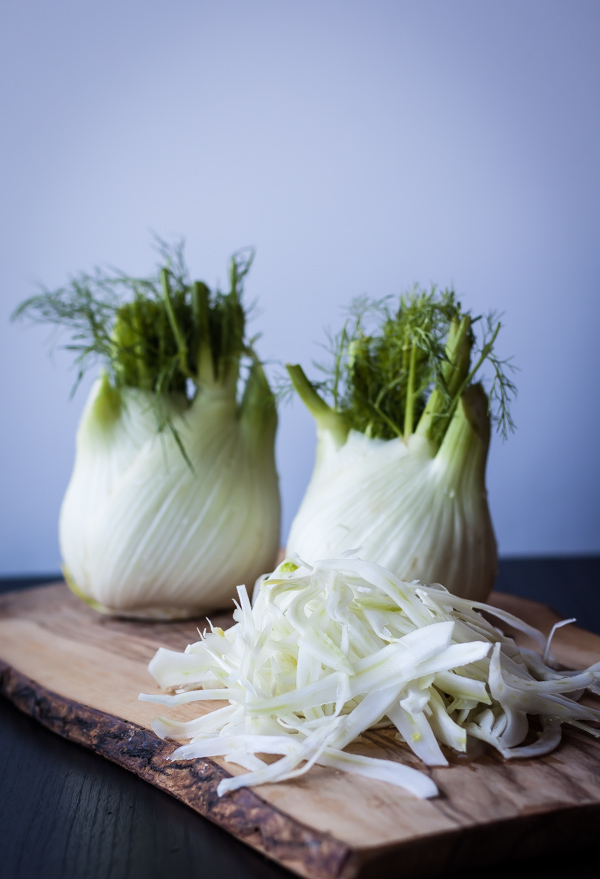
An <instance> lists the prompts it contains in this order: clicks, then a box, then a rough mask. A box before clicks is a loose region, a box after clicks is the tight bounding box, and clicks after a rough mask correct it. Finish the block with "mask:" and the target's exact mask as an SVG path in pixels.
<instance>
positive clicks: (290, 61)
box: [0, 0, 600, 574]
mask: <svg viewBox="0 0 600 879" xmlns="http://www.w3.org/2000/svg"><path fill="white" fill-rule="evenodd" d="M2 19H3V20H2V26H1V28H0V49H1V51H0V90H1V95H2V99H1V100H2V108H1V119H2V129H3V137H2V152H3V160H2V165H1V171H0V174H1V177H2V199H1V206H0V210H1V212H2V214H1V222H2V245H3V247H2V251H3V254H2V260H1V261H0V273H1V276H2V284H1V288H0V289H1V299H0V303H1V307H0V357H1V358H2V361H1V369H2V383H1V388H0V394H1V400H0V412H1V413H2V414H1V419H2V429H1V431H0V461H1V462H2V464H1V485H0V492H1V495H0V497H1V500H2V504H1V506H0V517H1V520H0V573H5V574H6V573H18V572H23V573H25V572H27V573H36V572H46V571H55V570H57V569H58V566H59V562H60V559H59V552H58V543H57V537H56V522H57V517H58V510H59V506H60V502H61V498H62V495H63V492H64V490H65V487H66V484H67V481H68V478H69V473H70V469H71V465H72V459H73V448H74V434H75V429H76V425H77V422H78V418H79V414H80V412H81V409H82V407H83V404H84V401H85V397H86V392H87V388H86V386H84V387H82V388H81V389H80V390H79V392H78V393H77V395H76V396H75V398H74V399H73V400H71V401H70V400H69V394H70V389H71V386H72V384H73V380H74V373H73V371H72V369H71V368H70V358H69V357H68V356H67V355H66V354H65V353H64V352H58V351H57V352H55V353H54V355H53V356H52V357H49V356H48V347H47V341H48V338H49V333H48V331H47V330H44V329H39V328H34V329H27V328H26V327H24V326H23V325H11V324H9V322H8V319H9V315H10V313H11V312H12V310H13V308H14V307H15V306H16V305H17V304H18V303H19V302H20V301H21V300H22V299H24V298H25V297H27V296H28V295H31V293H32V292H33V291H34V289H35V285H36V283H37V282H39V281H42V282H44V283H45V284H46V285H48V286H59V285H60V284H62V283H63V282H64V281H65V280H66V278H67V276H68V275H69V273H72V272H77V271H78V270H80V269H90V268H91V267H92V266H94V265H95V264H103V265H106V264H111V265H117V266H119V267H121V268H124V269H126V270H127V271H129V272H131V273H141V274H145V273H147V272H148V271H149V270H150V269H151V268H152V267H153V265H154V263H155V255H154V254H153V252H152V250H151V248H150V244H151V238H150V234H149V230H151V229H153V230H156V231H157V232H158V233H160V234H161V235H162V236H163V237H166V238H169V239H174V238H177V237H179V236H185V238H186V240H187V256H188V262H189V264H190V267H191V269H192V272H193V274H194V276H195V277H200V278H203V279H205V280H206V281H207V282H208V283H209V284H211V285H212V284H214V283H215V282H217V281H218V280H221V281H223V282H224V281H225V278H226V264H227V259H228V257H229V256H230V254H231V253H232V252H233V251H234V250H236V249H237V248H239V247H241V246H244V245H254V246H255V247H256V248H257V257H256V261H255V265H254V267H253V269H252V273H251V276H250V278H249V282H248V285H247V292H248V297H249V299H254V298H256V299H258V301H259V306H260V308H259V314H258V315H257V317H256V318H255V319H254V321H253V323H252V326H251V330H252V331H253V332H261V333H262V339H261V341H260V344H259V351H260V354H261V355H262V357H263V358H265V359H266V360H268V361H270V362H272V363H273V364H274V363H276V362H277V361H283V360H292V361H296V360H298V361H301V362H302V363H303V364H304V365H305V366H307V367H308V366H310V363H311V361H312V360H313V359H315V358H316V359H318V358H319V347H318V343H319V342H322V341H323V340H324V335H323V328H324V327H326V326H329V327H331V328H333V329H335V328H336V327H338V326H339V325H340V321H341V308H342V306H343V305H344V304H347V303H348V302H349V301H350V299H351V298H353V297H354V296H356V295H360V294H363V293H368V294H370V295H373V296H382V295H385V294H388V293H398V292H400V291H402V290H405V289H406V288H408V287H411V286H412V284H413V283H414V282H416V281H419V282H421V283H423V284H429V283H430V282H436V283H437V284H439V285H442V286H443V285H447V284H454V286H455V288H456V290H457V291H458V292H459V293H460V294H461V297H462V300H463V303H464V304H465V305H466V306H467V307H470V308H471V309H473V310H474V311H476V312H479V311H482V310H483V311H487V310H488V309H490V308H496V309H499V310H501V311H503V312H504V314H505V317H504V324H505V326H504V329H503V330H502V333H501V337H500V341H499V350H500V352H501V353H503V354H504V355H506V356H508V355H513V356H514V360H515V363H516V364H518V366H519V367H520V373H519V374H518V376H517V382H518V385H519V397H518V400H517V401H516V404H515V406H514V417H515V421H516V422H517V425H518V431H517V433H516V434H515V435H514V436H513V437H512V438H511V439H510V440H509V441H508V442H507V443H502V441H501V440H500V439H496V440H495V441H494V443H493V446H492V451H491V457H490V463H489V475H488V488H489V493H490V502H491V510H492V516H493V519H494V523H495V526H496V531H497V536H498V541H499V547H500V552H501V554H502V555H504V556H506V555H535V554H554V553H592V552H598V551H599V550H600V535H599V529H598V524H599V509H600V504H599V501H598V497H599V489H600V485H599V476H598V474H599V468H598V465H597V457H598V452H597V445H598V442H597V441H598V435H599V429H598V428H599V417H598V403H597V399H598V392H597V378H596V376H597V371H598V367H597V360H598V357H597V353H596V344H597V342H596V337H597V325H598V314H599V308H598V292H599V283H600V282H599V278H600V248H599V247H598V225H599V224H598V212H599V204H600V200H599V195H600V175H599V173H598V162H599V156H600V117H599V94H600V91H599V86H600V52H599V51H598V45H599V41H600V4H599V3H598V2H594V0H578V2H554V0H518V2H511V0H502V2H499V0H497V2H476V0H472V2H463V0H453V2H434V0H424V2H403V0H397V2H383V0H369V2H352V0H350V2H338V0H320V2H313V0H301V2H300V0H297V2H283V0H279V2H276V0H246V2H242V0H238V2H236V0H219V2H216V0H214V2H210V3H208V2H199V0H196V2H191V0H188V2H186V0H174V2H170V3H168V4H167V3H162V4H151V3H148V2H146V3H144V2H141V0H119V2H117V0H103V2H95V3H92V2H83V0H77V2H75V0H70V2H69V0H53V2H52V3H49V2H42V0H20V2H19V3H16V2H14V3H9V2H5V3H4V5H3V13H2ZM313 455H314V429H313V424H312V422H311V419H310V417H309V416H308V415H307V414H306V413H305V412H304V411H303V409H302V406H301V404H299V403H296V404H294V405H293V406H287V407H285V408H283V409H282V411H281V430H280V434H279V440H278V465H279V472H280V477H281V486H282V493H283V505H284V521H283V535H282V537H283V539H285V536H286V534H287V531H288V529H289V524H290V521H291V518H292V516H293V514H294V511H295V509H296V507H297V505H298V503H299V501H300V499H301V496H302V493H303V491H304V488H305V486H306V483H307V480H308V478H309V475H310V471H311V467H312V460H313Z"/></svg>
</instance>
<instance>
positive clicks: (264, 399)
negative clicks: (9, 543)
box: [20, 248, 280, 618]
mask: <svg viewBox="0 0 600 879" xmlns="http://www.w3.org/2000/svg"><path fill="white" fill-rule="evenodd" d="M163 255H164V256H165V257H166V258H167V259H166V262H167V265H166V266H165V267H163V268H162V269H161V270H160V271H159V273H158V275H157V277H155V278H151V279H129V278H127V277H126V276H124V275H120V274H119V275H110V276H108V275H106V274H103V273H101V274H98V273H97V274H96V275H95V276H82V277H81V278H79V279H77V280H76V281H74V282H73V283H72V284H71V286H70V287H68V288H66V289H63V290H60V291H58V292H57V293H46V294H44V295H43V296H40V297H35V298H34V299H32V300H29V302H28V303H25V304H24V305H23V306H22V307H21V310H20V313H21V312H23V311H25V312H27V313H29V314H32V315H33V316H35V317H38V319H39V318H41V317H45V318H46V319H54V320H55V321H56V322H58V323H61V324H64V323H65V322H66V323H68V324H69V325H70V326H71V328H72V329H73V328H74V327H75V328H76V329H77V332H78V333H79V335H78V336H76V338H77V339H78V340H81V339H82V334H83V333H84V332H85V333H86V339H85V342H84V343H81V347H82V348H83V344H86V345H87V348H86V350H85V351H84V350H81V349H80V360H81V359H82V358H84V359H85V358H89V355H90V354H91V353H93V354H96V355H100V358H101V360H102V362H103V366H104V369H103V372H102V373H101V375H100V377H99V378H98V379H97V380H96V382H95V383H94V385H93V387H92V390H91V393H90V395H89V398H88V401H87V404H86V406H85V409H84V412H83V415H82V418H81V422H80V425H79V429H78V433H77V440H76V456H75V464H74V469H73V474H72V477H71V480H70V483H69V486H68V488H67V491H66V494H65V497H64V501H63V504H62V508H61V513H60V522H59V537H60V547H61V553H62V556H63V560H64V573H65V578H66V580H67V582H68V583H69V585H70V586H71V588H72V589H73V591H74V592H76V594H77V595H79V596H80V597H81V598H83V599H84V600H86V601H87V602H88V603H89V604H90V605H91V606H92V607H94V608H96V609H97V610H100V611H105V612H109V613H115V614H119V615H123V616H134V617H146V618H178V617H187V616H194V615H198V614H201V613H206V612H208V611H212V610H214V609H216V608H219V607H223V606H224V605H226V604H227V603H228V601H229V600H230V599H231V597H232V595H233V594H234V592H235V588H236V586H237V585H238V584H239V583H243V582H254V580H255V579H256V578H257V577H258V576H259V575H260V574H262V573H264V572H265V571H268V570H272V568H273V565H274V563H275V559H276V555H277V551H278V547H279V527H280V499H279V486H278V477H277V472H276V468H275V460H274V443H275V433H276V428H277V413H276V407H275V401H274V397H273V394H272V392H271V389H270V387H269V384H268V382H267V379H266V377H265V374H264V371H263V368H262V366H261V364H260V362H259V361H258V359H257V358H256V355H255V353H254V351H253V349H252V347H251V345H250V344H249V343H248V342H246V340H245V314H244V310H243V308H242V304H241V293H242V282H243V279H244V276H245V275H246V273H247V271H248V269H249V267H250V263H251V255H237V256H236V257H234V259H233V260H232V263H231V276H230V281H231V290H230V292H229V293H227V294H222V293H220V292H219V291H217V292H216V293H211V291H209V289H208V287H206V285H204V284H201V283H199V282H196V283H194V284H190V283H189V281H188V279H187V273H186V270H185V267H184V265H183V261H182V254H181V249H179V250H176V251H175V253H174V254H173V253H171V252H169V251H168V250H166V249H165V248H163ZM131 293H133V296H131ZM126 294H130V295H129V297H128V301H123V295H126ZM65 317H67V318H68V320H67V321H65ZM74 335H75V334H74ZM244 364H245V376H244V380H243V381H241V379H240V367H241V366H243V365H244ZM240 386H241V388H242V392H241V393H240V392H239V391H240Z"/></svg>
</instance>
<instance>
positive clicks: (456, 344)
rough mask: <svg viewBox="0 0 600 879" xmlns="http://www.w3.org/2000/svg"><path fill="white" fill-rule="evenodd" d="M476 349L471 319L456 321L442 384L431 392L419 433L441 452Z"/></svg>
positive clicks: (444, 366)
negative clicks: (472, 351)
mask: <svg viewBox="0 0 600 879" xmlns="http://www.w3.org/2000/svg"><path fill="white" fill-rule="evenodd" d="M472 346H473V337H472V333H471V318H470V316H469V315H464V316H463V317H462V318H461V320H460V322H459V321H457V320H453V322H452V324H451V326H450V331H449V333H448V341H447V342H446V359H445V361H444V363H443V364H442V368H441V373H442V374H441V386H440V384H439V383H438V385H437V386H436V387H435V388H434V389H433V391H432V392H431V395H430V397H429V400H428V401H427V405H426V406H425V411H424V412H423V414H422V415H421V418H420V419H419V423H418V424H417V429H416V431H415V433H417V434H418V435H419V436H424V437H426V438H427V439H428V440H430V441H431V442H433V443H434V444H435V445H437V446H438V448H439V446H440V444H441V443H442V440H443V439H444V435H445V433H446V430H447V429H448V425H449V424H450V419H451V418H452V415H453V414H454V411H455V409H456V405H457V403H458V400H459V399H460V395H461V393H462V392H463V390H464V389H465V387H466V380H467V378H468V376H469V362H470V358H471V348H472Z"/></svg>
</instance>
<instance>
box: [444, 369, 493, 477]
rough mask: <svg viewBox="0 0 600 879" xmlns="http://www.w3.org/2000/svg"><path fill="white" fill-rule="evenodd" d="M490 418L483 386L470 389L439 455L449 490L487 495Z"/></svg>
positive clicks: (465, 393) (456, 411)
mask: <svg viewBox="0 0 600 879" xmlns="http://www.w3.org/2000/svg"><path fill="white" fill-rule="evenodd" d="M490 435H491V426H490V416H489V410H488V398H487V394H486V393H485V391H484V390H483V387H482V386H481V385H480V384H476V385H471V386H470V387H468V388H467V389H466V391H465V392H464V394H463V395H462V397H461V398H460V400H459V402H458V404H457V406H456V409H455V411H454V414H453V416H452V418H451V420H450V424H449V426H448V429H447V430H446V433H445V435H444V439H443V441H442V444H441V446H440V449H439V451H438V453H437V455H436V461H437V462H438V465H439V467H440V468H441V471H442V472H443V473H444V480H445V485H446V487H447V488H453V489H455V490H457V489H458V487H459V484H461V485H462V487H463V488H464V489H465V492H466V494H467V495H468V494H470V493H476V492H478V491H485V468H486V462H487V455H488V450H489V447H490Z"/></svg>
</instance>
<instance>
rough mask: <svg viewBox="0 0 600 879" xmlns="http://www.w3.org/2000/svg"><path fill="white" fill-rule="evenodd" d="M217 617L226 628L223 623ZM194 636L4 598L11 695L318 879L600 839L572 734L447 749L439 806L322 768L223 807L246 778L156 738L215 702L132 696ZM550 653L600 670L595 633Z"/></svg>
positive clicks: (381, 748) (505, 599) (426, 867)
mask: <svg viewBox="0 0 600 879" xmlns="http://www.w3.org/2000/svg"><path fill="white" fill-rule="evenodd" d="M491 602H492V603H494V604H496V605H497V606H500V607H502V608H503V609H505V610H509V611H510V612H512V613H515V614H517V615H518V616H520V617H522V618H523V619H525V620H526V621H527V622H529V623H532V624H534V625H536V626H537V627H538V628H540V629H541V630H542V631H544V632H548V631H549V630H550V628H551V626H552V625H553V623H554V622H556V621H557V620H558V617H557V615H556V614H555V613H554V612H553V611H551V610H550V609H549V608H547V607H545V606H544V605H541V604H537V603H535V602H532V601H527V600H525V599H520V598H517V597H514V596H509V595H503V594H501V593H495V594H493V595H492V598H491ZM211 619H212V621H213V623H214V624H215V625H221V626H226V625H228V624H229V623H230V622H231V617H230V616H229V615H226V614H222V615H215V616H213V617H211ZM197 626H200V627H203V622H202V621H198V620H196V621H193V620H192V621H189V620H188V621H185V622H177V623H156V622H152V623H150V622H138V621H131V620H123V619H116V618H111V617H108V616H103V615H100V614H97V613H96V612H95V611H93V610H91V609H90V608H89V607H87V605H85V604H84V603H83V602H81V601H80V600H79V599H77V598H76V597H75V596H74V595H72V593H71V592H70V591H69V590H68V588H67V587H66V586H65V585H64V584H63V583H60V584H56V585H51V586H42V587H38V588H34V589H28V590H24V591H19V592H9V593H6V594H4V595H2V596H0V692H1V693H3V694H4V695H6V696H8V698H9V699H11V700H12V701H13V702H14V703H15V704H16V705H17V706H18V707H19V708H20V709H21V710H22V711H24V712H26V713H27V714H30V715H32V716H33V717H35V718H37V719H38V720H39V721H40V722H41V723H43V724H44V725H46V726H47V727H49V728H50V729H51V730H53V731H54V732H57V733H59V735H61V736H64V737H65V738H67V739H70V740H72V741H74V742H78V743H79V744H81V745H84V746H85V747H87V748H91V749H92V750H93V751H95V752H97V753H98V754H101V755H103V756H104V757H107V758H108V759H109V760H112V761H114V762H115V763H118V764H120V765H121V766H124V767H125V768H126V769H128V770H130V771H131V772H134V773H135V774H136V775H138V776H140V777H141V778H143V779H145V780H146V781H149V782H150V783H151V784H154V785H156V786H157V787H158V788H160V789H161V790H164V791H166V792H167V793H169V794H171V795H172V796H174V797H176V798H177V799H178V800H181V801H182V802H184V803H186V804H187V805H188V806H190V807H191V808H192V809H194V810H196V811H197V812H199V813H200V814H201V815H204V816H205V817H207V818H209V819H210V820H211V821H214V822H215V823H216V824H219V825H220V826H221V827H223V828H225V829H226V830H228V831H229V832H230V833H232V834H234V835H235V836H236V837H238V838H239V839H241V840H243V841H244V842H246V843H248V844H249V845H251V846H253V847H254V848H256V849H258V850H259V851H261V852H263V853H264V854H266V855H268V856H269V857H271V858H272V859H273V860H275V861H276V862H278V863H279V864H282V865H283V866H285V867H287V868H288V869H289V870H292V871H293V872H295V873H297V874H299V875H301V876H305V877H309V879H338V877H339V879H353V877H355V876H357V875H359V874H360V875H361V876H363V875H375V873H377V874H380V873H381V871H382V870H385V871H386V873H387V875H388V876H390V877H393V876H402V877H405V879H415V877H420V876H435V875H441V874H443V873H446V872H451V871H454V870H458V869H461V868H463V867H465V866H466V865H467V864H468V865H469V866H470V867H473V866H474V865H477V864H484V863H490V862H494V861H498V860H501V859H504V858H508V857H522V856H529V855H536V854H539V853H540V852H542V851H543V852H546V853H547V852H548V851H551V850H560V849H561V848H572V847H575V846H579V845H581V846H584V845H591V844H592V843H595V842H596V833H597V831H596V828H597V826H598V820H599V819H600V741H599V740H597V739H594V738H593V737H591V736H588V735H586V734H585V733H583V732H581V731H579V730H577V729H574V728H572V727H563V730H564V735H563V741H562V743H561V744H560V746H559V747H558V749H557V750H556V751H554V752H553V753H552V754H549V755H547V756H545V757H541V758H537V759H531V760H515V761H505V760H503V759H502V758H501V757H500V756H499V755H497V754H496V752H494V751H493V750H492V749H490V748H488V746H486V745H484V744H482V743H479V742H474V743H471V744H470V746H469V750H468V752H467V754H466V755H457V754H453V753H451V752H449V751H447V756H448V759H449V763H450V765H449V766H448V767H441V768H434V769H427V768H425V771H426V772H428V773H429V774H430V775H431V776H432V777H433V779H434V780H435V782H436V784H437V786H438V788H439V790H440V795H439V796H438V797H436V798H434V799H430V800H419V799H417V798H416V797H414V796H413V795H411V794H409V793H407V792H405V791H403V790H401V789H399V788H397V787H394V786H392V785H388V784H386V783H385V782H379V781H373V780H371V779H367V778H360V777H357V776H353V775H348V774H346V773H340V772H337V771H334V770H331V769H326V768H324V767H320V766H315V767H313V768H312V769H311V770H310V772H309V773H307V774H306V775H304V776H302V777H300V778H298V779H296V780H294V781H289V782H283V783H279V784H269V785H261V786H259V787H256V788H253V789H246V788H243V789H241V790H238V791H236V792H234V793H233V794H227V795H225V796H223V797H218V796H217V793H216V789H217V785H218V783H219V781H220V779H222V778H223V777H226V776H227V775H229V774H235V773H237V772H241V771H244V770H242V769H240V768H239V767H235V766H231V765H229V764H227V763H226V762H225V761H224V760H221V759H213V760H208V759H195V760H191V761H173V762H171V761H169V760H168V759H167V758H168V755H169V754H170V753H171V752H172V751H173V750H174V748H175V747H176V745H175V744H174V743H173V742H164V741H162V740H161V739H159V738H158V737H157V736H156V735H155V734H154V733H153V732H152V729H151V722H152V719H153V718H154V717H155V716H156V715H157V714H158V713H161V712H164V713H167V714H169V715H170V716H175V717H178V718H179V719H190V718H191V717H194V716H197V714H198V713H199V712H205V711H209V710H211V709H212V708H214V707H215V703H208V702H196V703H193V704H191V705H185V706H180V707H179V708H177V709H165V708H162V706H157V705H155V704H152V703H148V702H140V701H138V698H137V697H138V694H139V693H140V692H156V691H157V688H156V685H155V684H154V681H153V680H152V678H151V677H150V675H149V673H148V670H147V666H148V662H149V660H150V659H151V658H152V656H153V655H154V653H155V651H156V649H157V648H158V647H161V646H163V647H170V648H171V649H176V650H183V649H184V648H185V646H186V645H187V644H188V643H189V642H191V641H195V640H197V638H198V634H197ZM517 640H521V642H522V643H525V639H523V638H517ZM553 650H554V653H555V655H556V656H557V658H558V660H559V661H560V662H561V663H563V664H564V665H565V666H567V667H570V668H583V667H585V666H587V665H590V664H592V663H593V662H595V661H598V660H599V659H600V637H598V636H596V635H593V634H591V633H589V632H586V631H584V630H583V629H580V628H577V627H575V626H572V625H571V626H566V627H564V628H562V629H559V630H558V631H557V633H556V635H555V638H554V641H553ZM590 698H592V697H590ZM593 701H595V702H596V703H597V701H598V700H593ZM216 704H217V705H218V704H220V703H216ZM351 748H353V749H355V750H356V752H357V753H364V754H368V755H371V756H378V757H385V758H388V759H397V760H403V761H404V762H406V763H408V764H409V765H412V766H415V767H418V768H421V769H423V768H424V767H423V765H422V764H421V763H420V761H418V760H417V758H415V757H414V756H413V755H412V753H411V752H410V751H409V750H408V748H407V747H406V746H405V745H403V744H401V743H399V742H398V741H397V740H395V738H394V735H393V733H392V732H391V731H387V730H377V731H373V732H370V733H367V734H366V735H365V736H364V737H363V741H361V744H360V745H358V744H356V745H353V746H351Z"/></svg>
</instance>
